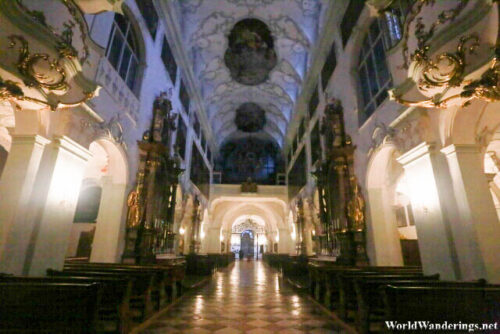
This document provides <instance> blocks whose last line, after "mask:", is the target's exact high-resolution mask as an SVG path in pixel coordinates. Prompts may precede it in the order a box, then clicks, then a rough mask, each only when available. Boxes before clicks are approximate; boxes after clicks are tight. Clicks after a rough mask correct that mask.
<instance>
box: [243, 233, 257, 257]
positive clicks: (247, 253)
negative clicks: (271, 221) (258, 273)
mask: <svg viewBox="0 0 500 334" xmlns="http://www.w3.org/2000/svg"><path fill="white" fill-rule="evenodd" d="M254 241H255V238H254V233H253V231H252V230H245V231H243V232H241V250H242V252H243V258H245V257H246V258H252V257H253V256H254Z"/></svg>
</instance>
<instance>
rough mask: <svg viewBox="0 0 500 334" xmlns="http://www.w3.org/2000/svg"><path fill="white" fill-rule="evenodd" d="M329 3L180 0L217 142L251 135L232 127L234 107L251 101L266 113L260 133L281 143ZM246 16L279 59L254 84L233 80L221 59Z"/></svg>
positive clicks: (313, 0) (184, 28)
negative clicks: (261, 26) (264, 32)
mask: <svg viewBox="0 0 500 334" xmlns="http://www.w3.org/2000/svg"><path fill="white" fill-rule="evenodd" d="M327 3H328V1H326V0H218V1H213V0H182V1H178V5H179V11H180V13H181V17H182V22H181V26H182V33H183V40H184V43H185V45H186V48H187V50H188V53H189V54H190V57H191V60H192V61H193V69H194V72H195V76H197V79H198V80H199V83H200V85H201V87H200V90H201V91H202V92H203V100H204V102H205V104H206V106H205V107H206V108H205V110H207V113H208V115H207V116H208V118H209V122H210V123H211V125H212V127H213V130H214V133H217V140H218V142H219V143H222V142H223V141H225V140H226V139H227V138H228V136H230V137H235V138H236V137H238V138H241V137H244V136H249V135H254V134H248V133H246V134H245V133H243V132H242V131H240V130H238V129H237V128H236V126H235V124H234V118H235V111H236V109H237V108H238V107H239V106H240V105H241V104H243V103H247V102H252V103H255V104H258V105H259V106H260V107H261V108H262V109H264V110H265V112H266V121H267V123H266V125H265V127H264V129H262V130H261V131H259V132H262V134H259V135H265V136H269V137H271V138H273V139H274V140H275V141H276V142H277V143H278V144H279V145H280V146H282V145H283V140H284V135H285V132H286V128H287V125H288V122H289V120H290V119H291V112H292V110H293V108H294V104H295V102H296V98H297V96H298V94H299V92H300V90H301V85H302V80H303V78H304V77H305V73H306V72H307V66H308V65H307V63H308V59H309V56H310V55H309V53H310V52H311V50H312V47H313V45H314V44H315V42H316V37H317V34H318V33H317V32H318V26H320V18H321V17H322V12H323V11H324V10H325V9H326V7H327ZM248 18H252V19H257V20H260V21H262V22H263V23H265V25H266V26H267V28H268V29H269V31H270V32H271V35H272V38H273V48H274V51H275V53H276V56H277V61H276V63H275V64H276V65H275V66H274V68H273V69H272V70H271V71H270V73H269V75H268V78H267V80H266V81H265V82H263V83H260V84H256V85H253V86H249V85H244V84H241V83H239V82H237V81H235V80H234V79H233V78H232V77H231V73H230V71H229V69H228V68H227V67H226V63H225V61H224V55H225V54H226V51H227V49H228V36H229V35H230V32H231V30H232V29H233V27H234V26H235V24H236V23H238V22H239V21H241V20H243V19H248Z"/></svg>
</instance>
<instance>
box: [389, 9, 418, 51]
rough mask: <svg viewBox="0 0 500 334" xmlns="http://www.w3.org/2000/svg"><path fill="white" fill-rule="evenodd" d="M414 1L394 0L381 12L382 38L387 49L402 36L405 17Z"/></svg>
mask: <svg viewBox="0 0 500 334" xmlns="http://www.w3.org/2000/svg"><path fill="white" fill-rule="evenodd" d="M414 3H415V0H395V1H393V3H392V4H391V5H390V6H389V7H388V8H387V9H386V10H385V11H384V12H383V14H382V15H383V17H384V30H385V33H384V39H385V46H386V48H387V49H389V48H392V47H394V46H395V45H396V44H397V43H398V42H399V41H400V40H401V38H403V33H404V31H403V29H404V28H403V25H404V22H405V18H406V15H407V14H408V11H409V10H410V9H411V7H412V5H413V4H414Z"/></svg>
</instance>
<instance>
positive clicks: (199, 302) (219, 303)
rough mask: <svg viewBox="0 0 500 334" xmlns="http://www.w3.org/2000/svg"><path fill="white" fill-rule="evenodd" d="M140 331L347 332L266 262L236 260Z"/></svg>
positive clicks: (150, 333)
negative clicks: (281, 277) (290, 285)
mask: <svg viewBox="0 0 500 334" xmlns="http://www.w3.org/2000/svg"><path fill="white" fill-rule="evenodd" d="M140 333H142V334H153V333H155V334H156V333H169V334H170V333H172V334H173V333H189V334H205V333H217V334H233V333H249V334H267V333H280V334H288V333H289V334H294V333H297V334H299V333H311V334H320V333H343V331H341V329H340V327H339V326H338V325H336V324H335V323H334V322H333V321H332V320H331V318H329V317H328V316H327V315H326V314H325V313H323V312H322V311H321V310H320V309H319V308H318V307H317V306H316V305H315V304H314V303H312V302H311V301H309V300H308V299H307V298H304V297H301V296H299V295H298V294H297V293H296V292H295V291H294V290H292V289H291V288H290V287H289V286H287V285H284V284H282V283H281V282H280V279H279V275H278V273H277V272H276V271H275V270H273V269H271V268H270V267H268V266H267V265H265V264H264V263H263V262H262V261H236V263H235V265H234V266H231V267H230V268H228V269H226V270H224V271H222V272H218V273H217V274H215V276H214V277H213V279H212V280H211V281H210V283H208V284H207V285H206V286H205V287H203V288H202V289H200V290H198V291H197V292H196V293H193V294H192V295H188V296H186V298H184V299H183V300H182V301H181V302H179V303H178V304H176V305H175V306H174V307H173V308H171V309H169V310H168V311H167V312H164V314H162V315H161V316H159V317H158V318H157V319H155V320H154V321H152V323H150V324H149V326H148V327H147V328H146V329H144V330H142V331H141V332H140Z"/></svg>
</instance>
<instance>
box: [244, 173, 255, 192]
mask: <svg viewBox="0 0 500 334" xmlns="http://www.w3.org/2000/svg"><path fill="white" fill-rule="evenodd" d="M241 192H242V193H256V192H257V183H255V182H253V181H252V178H251V177H249V178H248V179H247V180H246V181H245V182H243V183H242V184H241Z"/></svg>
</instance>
